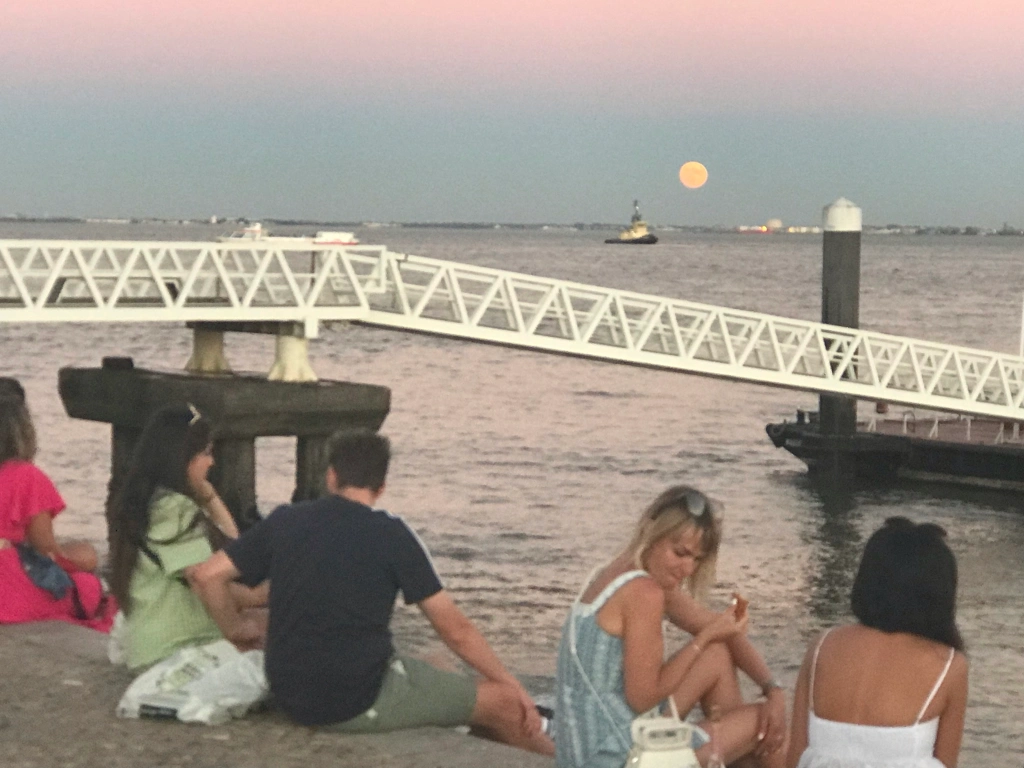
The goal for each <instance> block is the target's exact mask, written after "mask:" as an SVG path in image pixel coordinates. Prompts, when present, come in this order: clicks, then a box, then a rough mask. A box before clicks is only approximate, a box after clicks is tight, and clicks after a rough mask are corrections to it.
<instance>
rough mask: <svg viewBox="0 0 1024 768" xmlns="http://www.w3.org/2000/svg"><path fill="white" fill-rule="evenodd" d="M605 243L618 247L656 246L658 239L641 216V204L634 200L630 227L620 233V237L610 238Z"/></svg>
mask: <svg viewBox="0 0 1024 768" xmlns="http://www.w3.org/2000/svg"><path fill="white" fill-rule="evenodd" d="M605 242H606V243H615V244H618V245H654V244H655V243H656V242H658V238H657V237H655V236H654V235H652V234H651V233H650V232H648V231H647V222H646V221H644V220H643V217H642V216H640V204H639V202H638V201H637V200H634V201H633V218H632V219H630V224H629V226H628V227H627V228H626V229H624V230H622V231H621V232H619V236H618V237H610V238H608V239H607V240H605Z"/></svg>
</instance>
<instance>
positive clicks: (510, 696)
mask: <svg viewBox="0 0 1024 768" xmlns="http://www.w3.org/2000/svg"><path fill="white" fill-rule="evenodd" d="M518 708H519V697H518V696H517V695H516V691H515V689H514V688H513V687H512V686H510V685H505V684H504V683H495V682H492V681H490V680H481V681H480V682H478V683H477V686H476V704H475V705H474V707H473V715H472V725H481V726H483V727H485V728H501V727H502V726H508V725H509V724H512V723H514V722H515V721H516V719H517V717H518V714H519V713H518Z"/></svg>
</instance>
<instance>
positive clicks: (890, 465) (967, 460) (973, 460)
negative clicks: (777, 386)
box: [765, 410, 1024, 490]
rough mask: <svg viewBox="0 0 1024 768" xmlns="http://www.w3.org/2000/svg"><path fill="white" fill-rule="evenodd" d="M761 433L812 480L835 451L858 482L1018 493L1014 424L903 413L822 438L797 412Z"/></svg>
mask: <svg viewBox="0 0 1024 768" xmlns="http://www.w3.org/2000/svg"><path fill="white" fill-rule="evenodd" d="M765 430H766V431H767V433H768V437H769V438H770V439H771V441H772V443H773V444H774V445H775V447H776V448H785V449H786V450H787V451H789V452H790V453H791V454H793V455H794V456H796V457H797V458H798V459H800V460H801V461H803V462H804V463H805V464H806V465H807V468H808V471H810V472H811V473H812V474H814V473H815V472H817V471H819V470H822V469H824V468H825V467H826V466H829V465H831V463H832V460H833V458H834V457H835V456H836V454H837V453H838V454H841V455H842V456H844V457H845V458H847V459H849V460H850V464H852V467H853V472H854V474H855V475H856V476H857V477H859V478H865V479H872V480H882V481H885V480H895V479H902V480H917V481H927V482H940V483H953V484H957V485H968V486H976V487H981V488H995V489H1000V490H1024V430H1022V429H1021V425H1020V423H1018V422H1013V421H1008V422H1007V421H1001V420H999V419H993V418H988V417H981V416H973V417H972V416H949V415H936V414H929V415H928V416H919V415H917V414H916V413H915V412H914V411H910V410H908V411H906V412H905V413H904V414H903V416H902V417H900V418H891V417H881V416H879V417H876V418H873V419H869V420H866V421H858V423H857V430H856V432H854V434H852V435H823V434H822V433H821V430H820V429H819V422H818V414H817V412H815V411H797V414H796V421H795V422H789V421H785V422H781V423H775V424H768V425H767V426H766V427H765Z"/></svg>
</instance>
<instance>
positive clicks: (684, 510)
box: [626, 485, 722, 597]
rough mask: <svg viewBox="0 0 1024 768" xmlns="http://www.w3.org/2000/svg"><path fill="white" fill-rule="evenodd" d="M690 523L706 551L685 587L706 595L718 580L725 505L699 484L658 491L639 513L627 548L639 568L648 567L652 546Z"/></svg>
mask: <svg viewBox="0 0 1024 768" xmlns="http://www.w3.org/2000/svg"><path fill="white" fill-rule="evenodd" d="M688 527H693V528H695V529H696V530H698V531H700V541H701V546H702V547H703V550H704V551H703V556H702V557H701V559H700V562H699V563H698V564H697V568H696V569H695V570H694V572H693V574H692V575H691V576H690V577H689V578H688V579H687V580H686V588H687V589H688V590H689V591H690V593H691V594H693V595H695V596H698V597H703V596H705V595H706V594H707V593H708V590H709V589H710V588H711V587H712V585H713V584H714V583H715V566H716V564H717V562H718V545H719V544H720V543H721V541H722V505H721V504H719V503H718V502H717V501H714V500H712V499H710V498H708V497H707V496H705V495H704V494H703V493H701V492H700V491H698V490H697V489H696V488H692V487H690V486H688V485H674V486H672V487H671V488H668V489H667V490H665V491H663V492H662V493H661V494H659V496H658V497H657V498H656V499H655V500H654V501H652V502H651V504H650V506H648V507H647V509H645V510H644V511H643V514H641V515H640V520H639V521H638V522H637V525H636V530H635V531H634V532H633V538H632V539H631V540H630V542H629V545H628V546H627V548H626V551H627V552H632V554H633V563H634V565H636V567H637V568H639V569H641V570H646V569H647V566H646V560H647V554H648V553H649V552H650V551H651V547H653V546H654V545H655V544H657V543H658V542H659V541H661V540H662V539H664V538H665V537H666V536H672V535H674V534H676V533H677V532H679V531H680V530H681V529H683V528H688Z"/></svg>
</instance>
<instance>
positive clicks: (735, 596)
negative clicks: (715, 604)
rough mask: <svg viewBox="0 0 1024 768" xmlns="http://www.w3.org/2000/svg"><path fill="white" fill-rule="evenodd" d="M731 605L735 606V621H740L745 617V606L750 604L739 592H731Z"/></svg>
mask: <svg viewBox="0 0 1024 768" xmlns="http://www.w3.org/2000/svg"><path fill="white" fill-rule="evenodd" d="M732 604H733V605H735V606H736V621H742V620H743V618H744V617H745V616H746V615H747V606H748V605H749V604H750V601H749V600H747V599H746V598H744V597H743V595H741V594H740V593H739V592H733V593H732Z"/></svg>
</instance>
